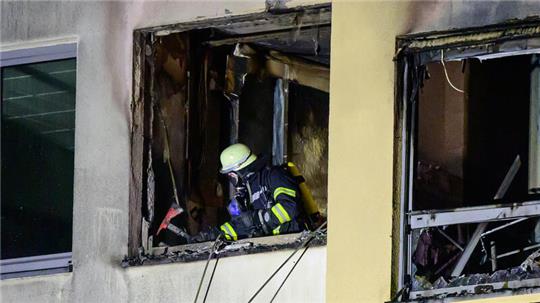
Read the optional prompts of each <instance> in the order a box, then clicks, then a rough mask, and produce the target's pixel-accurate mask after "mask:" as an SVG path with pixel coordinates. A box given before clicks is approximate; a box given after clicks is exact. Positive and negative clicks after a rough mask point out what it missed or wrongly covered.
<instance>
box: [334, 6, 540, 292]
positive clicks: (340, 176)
mask: <svg viewBox="0 0 540 303" xmlns="http://www.w3.org/2000/svg"><path fill="white" fill-rule="evenodd" d="M535 15H536V16H538V15H540V6H539V5H538V2H536V1H531V2H524V1H523V2H509V1H491V2H489V1H476V2H475V1H432V2H422V1H411V2H407V1H364V2H359V1H358V2H354V1H339V0H336V1H334V2H333V3H332V53H331V65H332V70H331V77H330V126H329V131H330V138H329V140H330V142H329V172H328V174H329V184H328V190H329V192H328V199H329V200H328V201H329V203H328V215H329V220H328V222H329V229H328V230H329V238H328V246H327V247H328V259H327V267H328V271H327V277H326V278H327V292H326V295H327V297H326V299H327V301H328V302H384V301H387V300H389V299H390V288H391V274H392V273H391V250H392V212H393V209H392V182H393V181H392V165H393V135H394V133H393V127H394V71H395V70H394V62H393V61H392V59H393V56H394V52H395V38H396V36H397V35H401V34H407V33H414V32H427V31H434V30H447V29H453V28H463V27H471V26H481V25H487V24H494V23H498V22H502V21H505V20H508V19H512V18H525V17H527V16H535ZM351 260H354V261H352V262H351ZM539 300H540V295H531V296H512V297H505V298H504V299H502V298H501V299H493V298H491V299H489V300H485V301H475V302H495V301H500V302H532V301H539Z"/></svg>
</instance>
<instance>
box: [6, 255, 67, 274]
mask: <svg viewBox="0 0 540 303" xmlns="http://www.w3.org/2000/svg"><path fill="white" fill-rule="evenodd" d="M71 259H72V253H70V252H68V253H59V254H51V255H42V256H33V257H23V258H14V259H4V260H0V276H1V279H6V278H15V277H25V276H33V275H35V274H36V273H38V274H44V273H48V272H47V271H48V270H51V271H54V273H56V272H68V271H70V269H71Z"/></svg>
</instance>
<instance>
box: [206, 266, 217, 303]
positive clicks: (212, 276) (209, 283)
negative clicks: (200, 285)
mask: <svg viewBox="0 0 540 303" xmlns="http://www.w3.org/2000/svg"><path fill="white" fill-rule="evenodd" d="M218 262H219V257H217V258H216V263H214V269H213V270H212V275H211V276H210V281H208V286H207V287H206V292H205V293H204V299H203V303H205V302H206V297H207V296H208V291H209V290H210V285H212V280H213V279H214V273H215V272H216V267H217V264H218Z"/></svg>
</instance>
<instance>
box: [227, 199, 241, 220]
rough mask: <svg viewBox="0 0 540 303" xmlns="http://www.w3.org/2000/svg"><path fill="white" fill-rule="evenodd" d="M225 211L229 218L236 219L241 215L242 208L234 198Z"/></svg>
mask: <svg viewBox="0 0 540 303" xmlns="http://www.w3.org/2000/svg"><path fill="white" fill-rule="evenodd" d="M227 210H228V211H229V214H230V215H231V217H236V216H238V215H240V214H241V213H242V208H241V206H240V203H239V202H238V200H237V199H236V198H232V200H231V202H229V206H227Z"/></svg>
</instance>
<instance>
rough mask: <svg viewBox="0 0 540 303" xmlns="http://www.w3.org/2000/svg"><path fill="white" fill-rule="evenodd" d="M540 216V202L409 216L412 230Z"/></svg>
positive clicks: (426, 212)
mask: <svg viewBox="0 0 540 303" xmlns="http://www.w3.org/2000/svg"><path fill="white" fill-rule="evenodd" d="M535 216H540V201H530V202H523V203H512V204H505V205H489V206H475V207H462V208H456V209H449V210H429V211H415V212H411V213H409V214H408V217H409V218H408V219H409V220H408V221H409V225H410V228H411V229H420V228H427V227H435V226H444V225H452V224H464V223H480V222H491V221H504V220H512V219H516V218H528V217H535Z"/></svg>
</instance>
